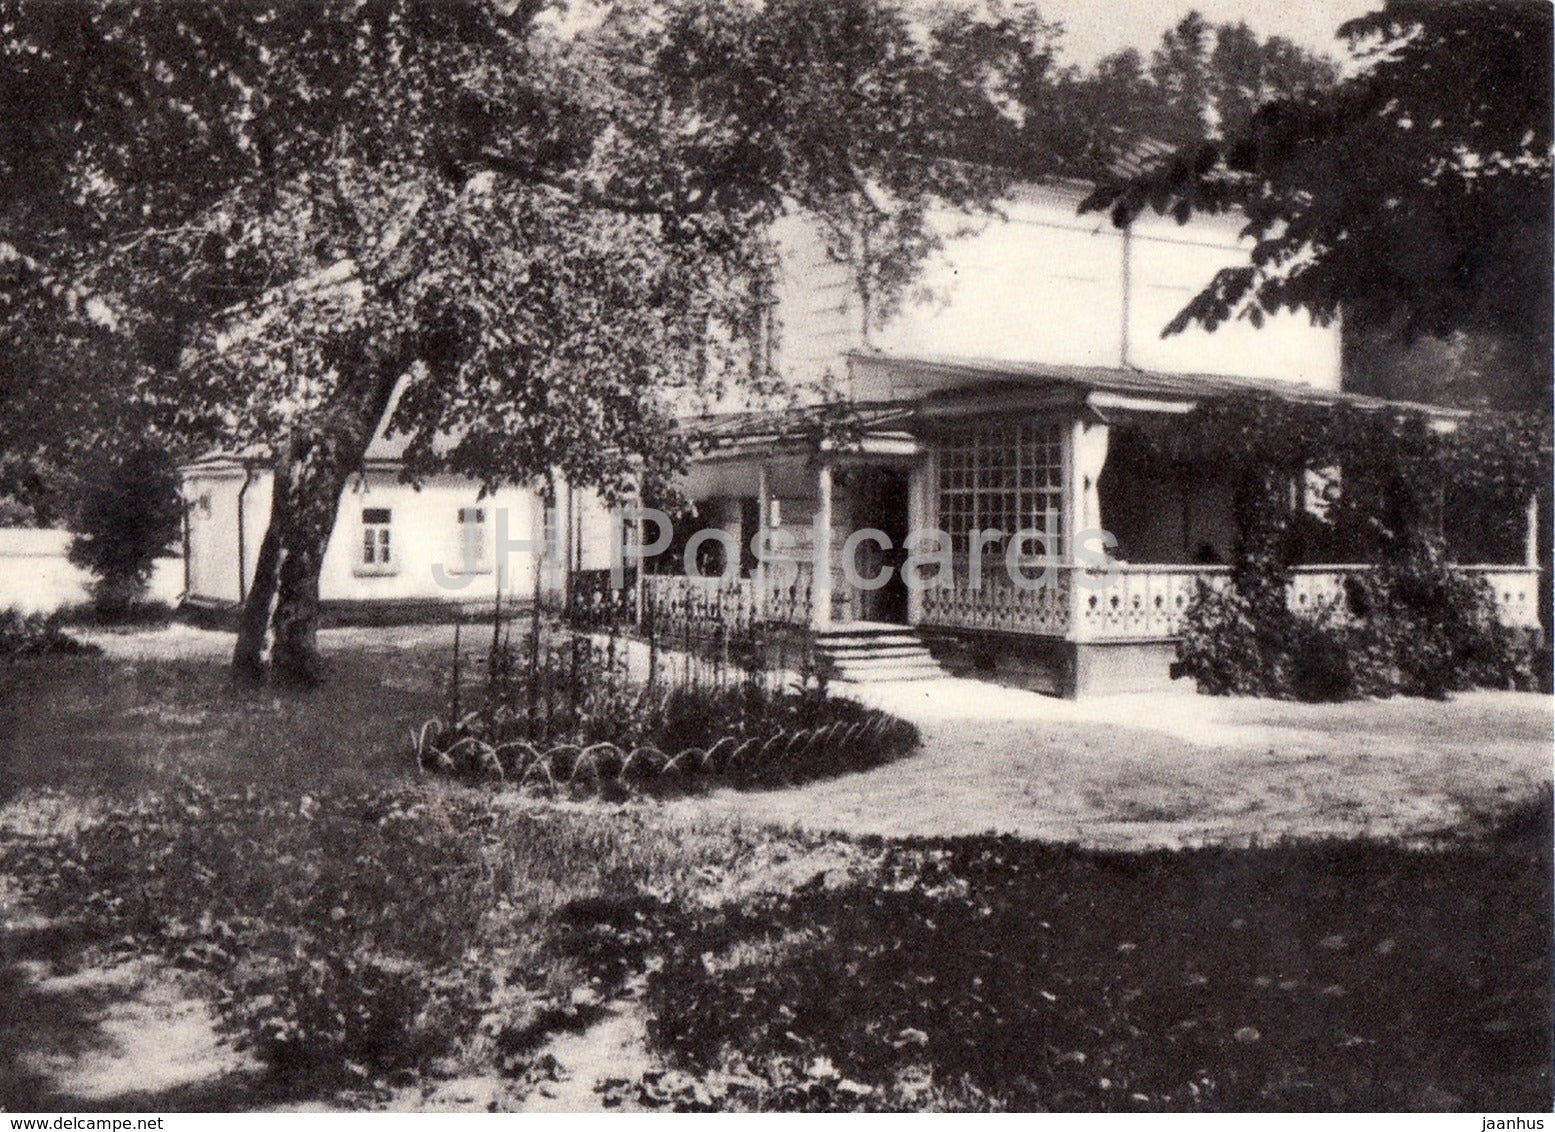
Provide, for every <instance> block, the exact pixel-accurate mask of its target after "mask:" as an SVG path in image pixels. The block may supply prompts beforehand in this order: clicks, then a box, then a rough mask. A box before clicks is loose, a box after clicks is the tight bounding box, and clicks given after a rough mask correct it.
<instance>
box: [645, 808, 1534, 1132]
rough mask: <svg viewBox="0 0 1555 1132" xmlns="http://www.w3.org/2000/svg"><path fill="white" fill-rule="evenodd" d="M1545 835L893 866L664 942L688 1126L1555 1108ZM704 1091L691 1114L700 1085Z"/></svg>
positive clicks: (979, 857) (1034, 853) (666, 1083)
mask: <svg viewBox="0 0 1555 1132" xmlns="http://www.w3.org/2000/svg"><path fill="white" fill-rule="evenodd" d="M1544 812H1545V815H1546V820H1545V822H1544V823H1543V824H1542V825H1541V824H1539V823H1538V822H1537V821H1534V822H1530V823H1528V824H1527V832H1525V833H1522V834H1521V835H1518V834H1512V835H1510V836H1508V837H1504V838H1501V837H1498V838H1496V839H1495V840H1494V843H1490V844H1483V845H1458V846H1453V847H1451V848H1447V849H1438V850H1435V851H1419V850H1409V849H1405V848H1402V847H1397V846H1393V845H1388V844H1382V843H1377V842H1356V843H1327V844H1323V843H1318V844H1308V845H1287V846H1277V847H1267V848H1258V847H1254V848H1250V849H1202V850H1192V851H1185V852H1156V853H1146V854H1132V855H1124V854H1115V853H1103V852H1086V851H1080V850H1076V849H1073V848H1069V847H1064V846H1043V845H1034V844H1022V843H1020V842H1016V841H1013V840H1009V839H992V838H974V839H967V840H964V841H956V842H948V843H926V844H906V845H902V844H890V843H888V844H886V845H883V846H879V847H878V853H879V863H878V865H877V866H874V867H871V868H870V869H868V870H866V871H865V872H864V873H863V874H862V875H854V876H849V877H847V878H845V879H844V880H843V882H842V883H840V884H837V883H833V878H832V877H830V876H827V877H825V878H822V877H817V878H816V879H815V881H814V882H812V883H809V884H806V885H802V886H801V887H799V888H798V889H796V890H794V891H791V892H787V893H782V894H773V895H770V896H764V897H759V898H757V899H754V900H751V901H748V902H745V903H743V904H742V905H740V906H739V907H734V908H730V907H719V908H714V909H705V910H694V911H693V912H692V915H691V918H690V923H689V924H676V925H673V926H671V925H666V929H665V934H666V936H667V939H668V942H667V944H666V947H665V950H666V952H667V955H666V958H665V961H664V964H663V967H662V968H661V969H659V970H656V971H655V972H654V973H652V974H651V975H650V976H649V984H648V995H649V1003H650V1005H651V1008H652V1010H653V1022H652V1026H651V1037H652V1039H653V1041H654V1043H655V1044H656V1045H657V1046H658V1047H659V1048H660V1049H662V1050H664V1051H665V1052H666V1053H668V1054H669V1055H670V1056H671V1057H672V1059H673V1060H672V1065H673V1066H675V1067H676V1069H677V1070H679V1078H678V1081H677V1080H675V1079H673V1078H672V1079H669V1080H666V1078H665V1076H664V1075H656V1076H655V1077H654V1078H652V1079H644V1081H643V1082H642V1087H641V1089H640V1093H639V1095H640V1096H643V1097H646V1098H648V1099H653V1100H656V1101H657V1103H659V1104H662V1105H665V1106H673V1107H677V1108H686V1109H696V1108H708V1107H732V1108H746V1109H770V1108H780V1107H782V1108H787V1107H792V1108H803V1109H812V1110H813V1109H845V1110H856V1109H870V1108H923V1107H942V1106H947V1105H955V1106H970V1107H979V1108H1009V1109H1014V1110H1037V1111H1076V1110H1081V1111H1093V1110H1102V1111H1122V1112H1155V1111H1226V1110H1233V1111H1245V1110H1258V1111H1268V1110H1280V1111H1288V1110H1303V1111H1306V1110H1315V1111H1341V1110H1358V1109H1360V1110H1369V1109H1378V1110H1386V1111H1398V1110H1401V1109H1409V1110H1422V1109H1423V1110H1431V1111H1436V1110H1440V1109H1443V1108H1452V1109H1460V1110H1466V1111H1470V1112H1472V1111H1477V1110H1480V1109H1509V1108H1517V1107H1519V1106H1529V1107H1539V1106H1541V1105H1542V1104H1545V1103H1547V1101H1546V1100H1545V1095H1546V1093H1547V1092H1548V1087H1549V1057H1550V1018H1551V1010H1550V1002H1549V996H1548V994H1547V993H1546V991H1547V986H1548V981H1549V976H1550V952H1549V947H1548V934H1549V931H1550V895H1551V893H1550V877H1549V871H1548V866H1547V855H1548V852H1549V825H1548V821H1547V816H1548V809H1547V804H1546V806H1545V810H1544ZM688 1078H689V1079H690V1081H691V1082H697V1083H699V1084H703V1086H704V1087H702V1088H696V1089H693V1088H688V1087H686V1086H687V1079H688Z"/></svg>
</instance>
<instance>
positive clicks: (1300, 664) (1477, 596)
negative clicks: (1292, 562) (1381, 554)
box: [1172, 553, 1532, 702]
mask: <svg viewBox="0 0 1555 1132" xmlns="http://www.w3.org/2000/svg"><path fill="white" fill-rule="evenodd" d="M1529 661H1530V656H1529V649H1528V643H1527V641H1526V640H1523V639H1520V638H1519V636H1518V634H1517V633H1516V632H1515V631H1513V630H1510V629H1507V628H1505V627H1503V626H1502V625H1501V624H1500V621H1499V619H1498V617H1497V613H1496V604H1495V598H1494V596H1493V595H1492V594H1491V592H1490V590H1489V587H1488V585H1487V584H1486V583H1485V581H1484V580H1483V579H1482V578H1477V577H1475V576H1473V575H1471V574H1465V573H1463V572H1462V571H1459V570H1455V569H1453V568H1452V567H1451V566H1449V565H1447V564H1446V563H1444V562H1443V561H1442V560H1441V559H1440V557H1439V556H1433V555H1431V554H1428V553H1423V554H1420V555H1417V556H1415V557H1413V558H1411V559H1410V560H1408V561H1405V562H1402V563H1395V562H1386V563H1383V564H1381V565H1380V566H1378V567H1377V568H1376V569H1375V570H1373V571H1371V572H1368V573H1365V574H1359V575H1356V576H1354V577H1352V578H1350V579H1348V580H1347V584H1346V595H1345V597H1344V598H1343V599H1342V600H1341V602H1340V603H1339V604H1338V605H1337V606H1335V607H1332V608H1329V607H1324V608H1320V609H1318V610H1314V611H1303V612H1299V613H1298V612H1296V611H1294V610H1292V609H1291V608H1290V607H1289V606H1288V604H1286V603H1285V602H1284V601H1280V602H1278V603H1272V604H1266V605H1264V604H1255V603H1254V602H1252V601H1250V600H1249V599H1248V597H1247V595H1246V593H1245V592H1244V591H1242V590H1240V589H1238V588H1236V587H1235V586H1229V587H1225V588H1221V589H1214V588H1211V587H1209V586H1205V585H1202V584H1201V585H1200V587H1199V590H1198V592H1197V593H1196V594H1195V595H1194V598H1193V600H1192V601H1191V602H1190V603H1189V605H1188V608H1187V610H1186V612H1185V615H1184V626H1183V633H1182V636H1181V638H1180V639H1179V641H1178V644H1177V658H1176V660H1175V661H1174V662H1173V665H1172V675H1173V676H1174V677H1188V678H1191V679H1192V680H1193V681H1194V682H1195V683H1196V684H1197V685H1198V688H1199V690H1200V691H1201V692H1205V693H1208V694H1210V695H1220V696H1224V695H1244V696H1266V697H1270V698H1274V699H1296V700H1304V701H1308V702H1323V701H1339V700H1349V699H1356V698H1358V697H1362V696H1391V695H1396V694H1402V695H1408V696H1430V697H1433V698H1440V697H1442V696H1444V695H1446V694H1447V693H1448V692H1456V691H1466V690H1467V689H1470V688H1477V687H1489V688H1507V687H1519V688H1528V687H1531V686H1532V673H1531V671H1530V667H1529Z"/></svg>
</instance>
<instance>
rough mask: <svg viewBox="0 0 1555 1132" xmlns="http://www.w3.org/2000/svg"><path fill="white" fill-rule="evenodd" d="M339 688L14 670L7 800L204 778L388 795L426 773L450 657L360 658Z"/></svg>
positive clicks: (172, 667) (2, 779) (343, 659)
mask: <svg viewBox="0 0 1555 1132" xmlns="http://www.w3.org/2000/svg"><path fill="white" fill-rule="evenodd" d="M331 663H332V665H333V667H334V670H335V679H334V681H333V682H332V684H331V685H330V686H329V687H328V688H327V689H325V690H323V691H321V692H316V693H308V694H301V695H289V696H280V695H276V694H272V693H269V692H266V691H258V692H254V691H247V690H242V689H236V688H234V687H233V686H232V685H231V682H230V680H229V679H228V676H227V672H226V669H225V667H224V665H223V664H222V663H221V662H220V661H219V660H214V659H190V660H136V661H120V660H114V659H105V658H95V657H54V656H51V657H42V658H37V659H35V660H30V661H28V662H27V663H25V664H12V665H6V666H0V736H3V737H4V738H3V739H0V802H3V801H5V800H6V799H8V798H10V797H13V796H15V795H16V794H18V793H20V792H23V791H27V790H30V789H34V788H42V787H52V788H58V789H66V790H71V791H76V792H78V793H82V794H86V795H90V796H94V797H97V796H101V797H109V798H124V797H130V796H134V795H136V794H139V793H141V792H144V791H146V790H154V789H157V788H164V787H168V786H171V785H173V784H175V783H176V782H178V781H179V780H180V779H182V778H185V777H188V778H194V779H197V780H199V781H201V782H203V783H206V784H208V785H211V786H213V787H218V788H220V787H233V788H242V787H245V786H248V785H250V784H252V783H254V782H256V781H263V782H266V783H270V784H274V785H285V786H288V787H294V788H296V789H308V788H323V787H342V786H343V787H345V788H352V787H360V788H364V789H366V788H378V787H382V786H385V785H388V784H390V783H392V782H394V781H397V780H402V779H405V778H407V777H410V776H413V775H414V773H415V771H414V764H413V763H412V761H411V759H410V757H409V755H408V753H407V751H408V746H407V743H408V740H407V735H408V732H409V729H410V728H411V727H412V726H414V725H417V724H419V723H421V722H422V721H424V720H425V719H427V718H429V717H431V716H433V715H436V714H437V712H438V711H439V710H441V709H442V707H443V705H444V700H443V695H442V692H441V690H440V687H439V680H440V674H441V672H442V669H443V666H444V664H445V663H446V660H445V658H441V657H439V656H436V655H433V654H431V653H428V652H422V651H415V650H407V651H405V652H390V651H385V652H367V651H349V652H342V653H336V654H334V655H333V656H332V657H331Z"/></svg>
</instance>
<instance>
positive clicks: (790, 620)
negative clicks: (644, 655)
mask: <svg viewBox="0 0 1555 1132" xmlns="http://www.w3.org/2000/svg"><path fill="white" fill-rule="evenodd" d="M781 581H782V579H780V578H772V579H769V580H768V581H767V584H766V585H765V587H764V592H763V591H761V590H758V589H757V580H756V579H754V578H731V579H727V580H726V579H723V578H691V577H684V576H679V575H668V574H647V575H644V577H643V616H644V617H645V618H652V619H653V622H654V624H655V625H656V626H657V627H658V628H659V629H660V630H663V631H665V632H670V633H674V632H684V631H690V632H692V633H705V632H712V631H715V630H717V629H719V628H723V629H725V630H729V631H733V630H736V629H742V628H747V627H749V626H751V625H755V624H758V623H763V622H778V623H781V624H787V625H808V624H809V623H810V574H809V571H808V569H806V568H804V567H801V568H800V570H799V575H798V577H797V578H796V579H795V580H794V581H793V582H792V583H791V584H788V585H782V584H780V582H781ZM758 599H759V600H758Z"/></svg>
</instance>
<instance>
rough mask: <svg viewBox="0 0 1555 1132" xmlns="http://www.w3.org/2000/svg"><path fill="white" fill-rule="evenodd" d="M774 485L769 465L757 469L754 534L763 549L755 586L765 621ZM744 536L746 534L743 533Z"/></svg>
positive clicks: (759, 610)
mask: <svg viewBox="0 0 1555 1132" xmlns="http://www.w3.org/2000/svg"><path fill="white" fill-rule="evenodd" d="M771 490H772V485H771V481H770V480H769V479H768V476H767V465H765V464H762V465H761V466H760V467H758V468H757V469H756V530H755V531H754V532H752V533H753V534H754V535H755V537H756V539H757V542H756V545H757V546H758V547H761V548H762V555H760V556H758V557H757V559H756V570H755V578H754V585H755V587H756V602H755V605H756V616H757V617H759V618H762V619H765V618H766V616H767V564H766V562H765V561H764V556H765V553H766V545H767V524H769V523H770V522H771V521H772V517H771V515H770V513H769V512H770V509H771V506H772V504H771V502H770V500H769V496H770V494H771ZM741 533H742V534H743V533H744V532H741Z"/></svg>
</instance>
